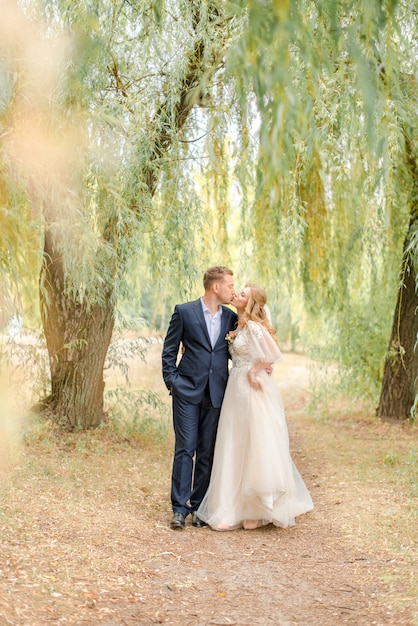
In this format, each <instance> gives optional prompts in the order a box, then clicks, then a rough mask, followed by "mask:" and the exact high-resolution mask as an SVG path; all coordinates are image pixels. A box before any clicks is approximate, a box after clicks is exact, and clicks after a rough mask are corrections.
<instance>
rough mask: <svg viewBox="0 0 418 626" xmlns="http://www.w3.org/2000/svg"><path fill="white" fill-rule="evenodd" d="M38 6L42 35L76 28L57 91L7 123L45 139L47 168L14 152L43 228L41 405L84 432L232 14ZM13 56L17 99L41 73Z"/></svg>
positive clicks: (94, 419)
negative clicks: (45, 370)
mask: <svg viewBox="0 0 418 626" xmlns="http://www.w3.org/2000/svg"><path fill="white" fill-rule="evenodd" d="M35 5H36V15H37V16H38V15H39V11H40V10H41V11H43V15H42V18H43V23H44V24H45V26H44V33H43V34H42V36H41V39H42V41H48V38H50V39H52V37H53V35H55V34H57V33H59V34H60V36H62V35H63V34H65V36H66V37H67V42H66V46H64V48H63V55H62V59H61V63H60V64H59V70H60V72H59V78H57V77H56V82H55V84H52V90H49V91H48V92H47V93H39V91H40V90H39V89H38V90H36V94H37V99H35V100H34V98H32V102H31V104H32V112H30V111H28V109H27V108H25V107H24V105H22V107H21V113H22V115H21V116H20V117H19V119H17V118H14V119H11V120H10V126H11V128H12V130H13V132H14V133H15V135H17V134H18V133H19V129H18V125H19V124H20V125H21V128H22V117H23V118H24V119H23V121H24V122H26V124H25V127H26V128H29V126H30V123H31V121H33V120H35V121H36V123H37V124H39V134H38V135H39V136H40V135H42V134H43V136H42V138H41V140H40V143H41V144H42V149H43V151H42V155H43V156H44V157H45V158H43V159H42V160H41V164H39V163H33V162H31V163H30V165H31V166H32V168H31V169H30V168H29V169H26V170H24V166H27V165H28V164H27V162H23V161H24V160H22V159H20V160H19V154H18V155H17V156H16V163H18V165H19V166H20V167H21V172H22V171H23V176H24V175H26V176H27V177H30V179H31V180H30V183H31V184H30V186H29V194H30V198H31V202H32V205H33V206H34V207H36V209H37V211H39V213H40V214H41V215H42V221H43V224H44V250H43V263H42V269H41V274H40V300H41V312H42V321H43V327H44V332H45V337H46V342H47V348H48V353H49V362H50V371H51V393H50V395H49V397H47V398H45V399H44V400H43V403H42V406H43V408H45V409H47V410H48V411H50V412H51V414H52V415H53V416H54V417H55V418H56V419H58V420H59V421H60V422H61V423H62V424H63V425H64V426H66V427H68V428H74V427H81V428H88V427H94V426H97V425H98V424H100V422H101V421H102V419H103V416H104V413H103V390H104V383H103V367H104V361H105V357H106V353H107V350H108V346H109V342H110V339H111V335H112V331H113V327H114V320H115V306H116V301H117V295H118V290H119V286H120V284H121V282H122V280H123V275H124V271H125V270H126V264H127V262H128V260H129V258H130V256H131V255H132V254H133V253H134V250H135V246H137V245H140V233H141V230H142V229H146V228H148V227H149V224H150V223H152V198H153V197H154V195H155V193H156V191H157V189H158V184H159V181H160V178H161V174H162V172H163V170H164V166H165V164H166V161H167V160H170V159H173V160H175V158H176V154H177V153H178V152H179V150H180V148H181V144H182V142H181V139H182V133H186V129H187V128H188V122H189V119H190V117H191V113H192V111H193V109H194V107H195V105H196V104H197V103H200V102H201V100H202V98H203V97H204V96H205V95H206V94H207V93H209V92H210V89H211V81H212V77H213V75H214V73H215V72H216V71H217V70H218V68H219V67H220V66H221V65H222V62H223V52H224V45H225V41H226V39H227V36H228V32H227V20H226V19H225V18H224V16H223V13H222V9H221V3H218V2H216V0H214V1H211V2H206V1H201V0H178V2H177V1H176V2H170V3H167V4H166V3H164V2H163V1H161V0H158V1H157V0H155V1H152V0H150V1H149V2H145V3H127V2H123V1H121V2H104V1H103V2H95V1H92V2H89V1H88V0H86V1H85V2H79V3H75V4H73V3H65V2H64V3H62V2H59V1H58V0H57V2H45V3H42V2H40V3H35V2H33V3H30V2H29V3H26V5H25V6H26V9H25V10H26V11H27V12H28V11H29V9H33V11H34V13H33V14H32V15H31V18H32V19H33V15H34V14H35ZM34 31H36V29H34V30H33V31H32V35H33V34H34ZM38 41H39V40H38ZM40 47H42V42H41V44H40ZM12 52H15V54H14V56H13V54H9V57H11V58H9V59H8V63H9V66H10V67H11V68H13V70H14V71H15V72H20V80H19V82H18V83H17V84H16V85H15V94H14V97H15V100H16V101H18V100H19V97H20V99H21V101H22V102H23V101H24V95H25V94H24V93H23V92H24V90H25V87H26V86H27V85H29V84H30V82H31V81H32V80H33V77H31V76H30V75H29V71H28V70H29V69H30V67H26V68H24V67H22V66H21V65H19V54H18V53H17V52H16V49H14V50H13V48H12ZM52 59H53V57H52V56H50V57H48V60H47V63H49V65H46V67H49V66H50V65H51V64H52V63H53V61H52ZM45 61H46V59H45V58H44V59H43V62H45ZM40 65H42V63H40ZM38 69H39V68H38ZM22 85H23V86H24V87H23V89H22ZM32 86H33V85H32ZM44 87H45V84H44ZM49 87H51V85H49ZM19 90H20V91H19ZM25 116H26V118H25ZM39 136H38V139H39ZM63 138H65V142H63V143H65V146H64V145H62V150H57V149H54V148H55V147H56V146H57V145H58V146H61V142H62V139H63ZM32 148H33V145H32ZM45 155H46V156H45ZM28 171H29V174H28ZM190 254H192V250H190Z"/></svg>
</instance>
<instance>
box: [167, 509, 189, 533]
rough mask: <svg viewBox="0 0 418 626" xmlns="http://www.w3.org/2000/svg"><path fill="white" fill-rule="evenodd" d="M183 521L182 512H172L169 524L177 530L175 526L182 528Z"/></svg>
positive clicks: (184, 517)
mask: <svg viewBox="0 0 418 626" xmlns="http://www.w3.org/2000/svg"><path fill="white" fill-rule="evenodd" d="M185 521H186V516H185V515H183V513H174V515H173V517H172V518H171V523H170V526H171V528H173V529H174V530H177V528H183V526H184V524H185Z"/></svg>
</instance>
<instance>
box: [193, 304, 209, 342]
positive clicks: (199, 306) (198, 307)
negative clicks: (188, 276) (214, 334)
mask: <svg viewBox="0 0 418 626" xmlns="http://www.w3.org/2000/svg"><path fill="white" fill-rule="evenodd" d="M193 308H194V311H195V314H196V317H197V319H198V320H199V323H200V325H201V327H202V330H203V333H204V335H205V337H206V339H207V342H208V344H209V345H211V343H210V337H209V333H208V328H207V326H206V321H205V316H204V314H203V308H202V303H201V302H200V299H199V300H195V301H194V302H193Z"/></svg>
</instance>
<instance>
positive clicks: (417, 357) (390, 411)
mask: <svg viewBox="0 0 418 626" xmlns="http://www.w3.org/2000/svg"><path fill="white" fill-rule="evenodd" d="M404 137H405V151H406V161H407V166H408V169H409V173H410V175H411V180H412V194H411V218H410V221H409V228H408V234H407V236H406V238H405V243H404V250H403V259H404V261H403V268H402V273H401V286H400V288H399V291H398V298H397V302H396V307H395V314H394V318H393V324H392V332H391V337H390V342H389V349H388V353H387V355H386V360H385V368H384V372H383V382H382V389H381V393H380V401H379V406H378V408H377V415H378V416H379V417H381V418H392V419H393V418H395V419H408V418H409V417H415V413H416V408H415V396H416V394H417V390H418V384H417V382H418V349H417V345H416V344H417V339H418V296H417V273H416V267H415V266H414V262H415V257H416V246H417V232H418V168H417V162H416V159H415V157H414V153H413V151H412V146H411V143H410V141H409V139H408V136H407V135H406V134H404Z"/></svg>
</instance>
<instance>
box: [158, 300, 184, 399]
mask: <svg viewBox="0 0 418 626" xmlns="http://www.w3.org/2000/svg"><path fill="white" fill-rule="evenodd" d="M182 336H183V319H182V316H181V313H180V310H179V307H178V306H177V305H176V306H175V308H174V313H173V315H172V317H171V321H170V324H169V327H168V330H167V334H166V337H165V340H164V346H163V352H162V365H163V379H164V382H165V385H166V387H167V389H169V390H171V388H172V386H173V377H174V375H175V373H176V371H177V356H178V352H179V347H180V343H181V339H182Z"/></svg>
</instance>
